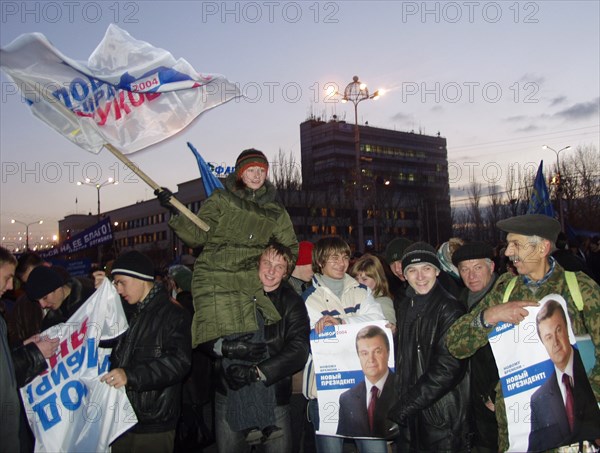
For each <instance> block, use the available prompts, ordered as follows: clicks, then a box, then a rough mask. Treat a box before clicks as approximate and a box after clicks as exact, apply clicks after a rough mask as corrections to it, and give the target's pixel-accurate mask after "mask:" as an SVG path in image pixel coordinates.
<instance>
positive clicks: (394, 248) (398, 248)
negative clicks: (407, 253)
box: [385, 238, 413, 264]
mask: <svg viewBox="0 0 600 453" xmlns="http://www.w3.org/2000/svg"><path fill="white" fill-rule="evenodd" d="M412 243H413V242H412V241H411V240H410V239H406V238H395V239H392V240H391V241H390V243H389V244H388V245H387V247H386V248H385V260H386V261H387V262H388V264H392V263H393V262H394V261H400V260H401V259H402V255H404V250H406V247H408V246H409V245H410V244H412Z"/></svg>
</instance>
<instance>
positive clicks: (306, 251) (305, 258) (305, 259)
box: [296, 241, 315, 266]
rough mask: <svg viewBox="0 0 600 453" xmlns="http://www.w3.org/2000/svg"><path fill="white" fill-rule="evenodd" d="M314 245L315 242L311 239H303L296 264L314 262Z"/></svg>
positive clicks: (299, 245)
mask: <svg viewBox="0 0 600 453" xmlns="http://www.w3.org/2000/svg"><path fill="white" fill-rule="evenodd" d="M314 247H315V246H314V244H313V243H312V242H309V241H302V242H300V243H299V244H298V259H297V260H296V266H304V265H306V264H312V252H313V248H314Z"/></svg>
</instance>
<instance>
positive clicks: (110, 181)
mask: <svg viewBox="0 0 600 453" xmlns="http://www.w3.org/2000/svg"><path fill="white" fill-rule="evenodd" d="M111 184H114V185H117V184H119V181H115V180H114V179H113V178H108V179H107V180H106V181H104V182H103V183H101V184H100V183H93V182H92V181H91V180H90V178H85V179H84V180H83V181H77V185H78V186H91V187H95V188H96V191H97V192H98V221H100V189H102V188H103V187H104V186H108V185H111Z"/></svg>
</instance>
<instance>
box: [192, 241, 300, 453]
mask: <svg viewBox="0 0 600 453" xmlns="http://www.w3.org/2000/svg"><path fill="white" fill-rule="evenodd" d="M293 265H294V258H293V256H292V253H291V251H290V249H289V248H288V247H286V246H284V245H282V244H279V243H276V242H272V243H269V245H268V246H267V248H266V249H265V251H264V252H263V254H262V255H261V257H260V261H259V278H260V280H261V282H262V284H263V290H264V291H265V294H266V295H267V297H269V299H270V300H271V302H272V303H273V305H274V306H275V308H276V309H277V311H278V313H279V314H280V316H281V320H280V321H278V322H276V323H275V324H270V325H268V326H265V330H264V336H265V344H266V349H267V352H268V358H266V359H264V360H255V364H250V365H243V364H237V365H231V366H229V368H227V369H224V367H223V357H228V358H234V357H235V358H239V359H242V360H250V359H251V357H252V356H253V355H254V353H255V352H256V351H258V352H261V354H260V355H262V348H261V346H264V345H260V344H258V343H251V342H245V341H240V340H237V341H229V340H223V341H222V340H216V341H214V342H210V343H207V344H205V345H203V347H205V348H208V349H209V350H210V352H211V353H212V354H213V355H214V356H216V358H217V360H216V363H215V374H216V376H217V382H216V395H215V406H216V408H215V413H216V414H215V418H216V421H215V423H216V426H215V430H216V433H217V446H218V450H219V451H223V452H229V451H235V452H245V451H247V452H249V451H250V449H251V448H252V446H251V445H249V444H248V443H247V442H246V437H245V435H244V434H243V433H242V432H236V431H234V430H232V428H231V425H230V422H229V421H228V414H227V411H226V408H227V402H228V398H229V397H230V396H231V395H230V392H232V390H231V388H232V387H233V388H240V386H241V387H244V386H259V385H262V386H267V387H272V388H273V390H274V392H275V398H276V402H277V403H276V406H275V417H276V424H277V426H278V427H280V428H281V434H282V435H281V436H279V437H277V438H274V439H270V438H269V436H268V435H265V436H264V439H262V442H263V443H262V444H260V445H256V446H255V448H256V449H257V450H258V451H263V452H273V453H279V452H284V451H285V452H287V451H290V450H291V445H292V437H291V436H292V433H291V431H292V429H293V428H292V426H291V424H290V404H289V403H290V397H291V395H292V375H293V374H294V373H295V372H297V371H299V370H301V369H302V367H303V366H304V364H305V363H306V360H307V358H308V352H309V333H310V326H309V320H308V314H307V312H306V307H305V306H304V302H303V301H302V298H301V297H300V296H299V295H298V294H297V293H296V292H295V291H294V289H293V288H292V287H291V286H290V285H289V284H288V283H287V282H285V281H283V278H284V277H285V276H286V275H289V274H290V273H291V270H292V267H293ZM232 367H235V369H233V370H232V369H231V368H232ZM234 391H235V390H234ZM294 428H297V427H294ZM267 434H268V433H267Z"/></svg>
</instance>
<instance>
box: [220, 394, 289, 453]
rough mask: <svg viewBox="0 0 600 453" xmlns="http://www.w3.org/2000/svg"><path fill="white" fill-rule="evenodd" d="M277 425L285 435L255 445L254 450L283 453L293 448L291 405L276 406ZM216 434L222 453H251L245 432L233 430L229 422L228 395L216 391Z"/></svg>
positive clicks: (264, 452)
mask: <svg viewBox="0 0 600 453" xmlns="http://www.w3.org/2000/svg"><path fill="white" fill-rule="evenodd" d="M275 425H276V426H278V427H280V428H281V429H282V430H283V436H281V437H279V438H277V439H273V440H270V441H268V442H266V443H264V444H259V445H255V446H254V451H256V452H263V453H282V452H289V451H291V449H292V432H291V424H290V407H289V405H284V406H275ZM215 434H216V438H217V450H218V451H219V452H220V453H246V452H247V453H249V452H250V450H251V448H252V445H248V443H246V440H245V436H244V434H243V433H241V432H239V431H233V430H232V429H231V427H230V426H229V423H228V422H227V396H226V395H222V394H221V393H219V392H216V393H215Z"/></svg>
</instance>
